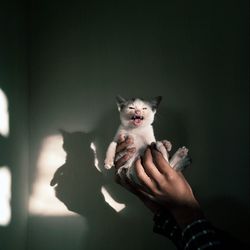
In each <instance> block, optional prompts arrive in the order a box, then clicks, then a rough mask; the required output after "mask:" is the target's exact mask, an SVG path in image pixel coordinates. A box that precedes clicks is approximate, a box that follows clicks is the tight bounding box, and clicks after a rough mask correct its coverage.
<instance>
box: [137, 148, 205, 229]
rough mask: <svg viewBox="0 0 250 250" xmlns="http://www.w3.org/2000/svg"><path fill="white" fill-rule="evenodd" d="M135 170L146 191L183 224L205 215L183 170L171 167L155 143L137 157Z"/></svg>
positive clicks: (145, 192) (143, 189)
mask: <svg viewBox="0 0 250 250" xmlns="http://www.w3.org/2000/svg"><path fill="white" fill-rule="evenodd" d="M135 173H136V175H137V178H138V180H139V181H140V182H141V184H142V185H141V186H140V189H141V190H142V192H143V194H144V195H146V194H148V195H149V197H151V199H153V201H155V202H156V203H158V204H160V205H161V206H163V207H164V208H165V209H167V210H169V211H170V212H171V213H172V215H173V216H174V217H175V219H176V221H177V223H178V224H179V225H180V226H182V225H186V224H187V223H189V222H190V221H192V220H194V219H197V218H198V217H199V218H200V217H201V216H202V212H201V209H200V206H199V203H198V201H197V200H196V199H195V197H194V194H193V192H192V189H191V187H190V185H189V184H188V182H187V181H186V179H185V178H184V176H183V175H182V173H181V172H177V171H175V170H174V169H172V168H171V166H170V165H169V163H168V162H167V161H166V160H165V159H164V158H163V156H162V154H161V153H160V152H159V151H157V149H156V147H155V144H152V145H151V147H150V148H147V149H146V151H145V154H144V156H143V157H142V158H141V159H137V160H136V162H135Z"/></svg>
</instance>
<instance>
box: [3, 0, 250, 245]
mask: <svg viewBox="0 0 250 250" xmlns="http://www.w3.org/2000/svg"><path fill="white" fill-rule="evenodd" d="M2 2H3V1H2ZM0 15H1V16H0V18H1V19H0V32H1V33H0V88H1V89H2V90H3V91H4V92H5V94H6V96H7V98H8V100H9V115H10V135H9V137H8V138H4V137H0V167H1V166H5V165H7V166H8V167H9V168H10V170H11V174H12V199H11V209H12V219H11V222H10V224H9V225H7V226H0V249H1V250H9V249H12V250H26V249H27V250H40V249H41V250H42V249H46V250H52V249H61V250H66V249H68V250H83V249H87V250H89V249H109V250H111V249H118V250H119V249H141V250H145V249H174V246H173V245H172V243H171V242H169V241H168V240H167V239H165V238H163V237H161V236H158V235H155V234H153V233H152V226H153V222H152V215H151V214H150V212H149V211H147V210H146V208H145V207H144V206H143V205H142V204H141V203H140V202H139V201H138V200H137V199H136V198H135V197H133V196H132V195H131V194H128V193H127V192H126V191H125V190H122V188H121V187H119V186H118V185H116V184H114V181H113V179H112V171H111V172H104V171H103V172H102V173H100V172H99V171H97V169H96V168H95V167H94V163H93V153H92V151H91V150H90V147H89V146H90V144H91V143H92V142H93V143H95V146H96V153H97V157H98V160H99V163H100V165H101V164H102V161H103V158H104V154H105V150H106V147H107V145H108V144H109V142H110V141H111V139H112V137H113V135H114V133H115V131H116V129H117V126H118V125H119V116H118V112H117V109H116V103H115V96H116V95H117V94H120V95H122V96H124V97H144V98H151V97H154V96H158V95H162V96H163V101H162V103H161V105H160V108H159V110H158V113H157V115H156V119H155V124H154V128H155V134H156V137H157V138H158V139H168V140H170V141H171V142H172V144H173V146H174V149H176V148H178V147H180V146H183V145H186V146H187V147H188V148H189V150H190V154H191V156H192V159H193V164H192V166H191V167H190V168H189V169H186V171H185V175H186V176H187V178H188V180H189V181H190V184H191V185H192V187H193V189H194V191H195V193H196V194H197V197H198V198H199V200H200V202H201V205H202V207H203V208H204V211H205V213H206V215H207V217H208V218H209V219H211V221H212V222H213V223H214V224H215V225H216V226H218V227H219V228H221V229H223V230H226V231H227V232H229V233H231V234H232V235H234V236H235V237H236V238H239V239H241V240H242V241H248V242H249V237H248V234H249V229H250V228H249V218H250V214H249V211H250V201H249V197H250V196H249V195H250V191H249V190H250V185H249V183H250V182H249V180H250V170H249V131H248V129H249V114H248V113H249V85H248V55H249V53H248V52H249V51H248V3H247V1H236V0H234V1H232V0H230V1H226V0H223V1H191V2H190V1H165V2H164V1H162V3H157V2H148V3H145V2H143V1H141V2H140V1H135V2H131V3H129V2H115V1H114V2H113V3H107V2H106V1H103V2H97V1H91V2H87V1H71V2H69V1H56V0H54V1H48V0H43V1H41V0H36V1H29V2H26V1H17V0H13V1H8V2H3V3H1V7H0ZM0 122H1V121H0ZM60 130H63V131H64V132H62V131H61V132H60ZM65 133H66V135H65ZM63 134H64V137H63ZM48 138H52V139H53V138H57V140H58V138H61V140H63V141H64V144H62V143H61V144H60V143H59V144H56V148H55V151H56V150H58V147H59V150H63V149H62V148H64V151H65V153H66V155H67V157H66V159H65V162H64V163H61V164H60V163H58V166H57V168H59V167H61V168H60V169H59V171H58V172H57V173H59V174H58V178H57V183H58V186H57V190H56V196H57V198H58V199H59V200H60V201H61V202H63V204H65V205H66V206H65V207H64V209H65V211H67V209H69V210H71V211H73V212H74V213H76V214H77V216H63V215H56V214H54V215H48V216H46V215H42V213H41V212H40V213H37V212H34V211H31V209H29V200H30V197H31V196H32V194H34V184H35V183H36V181H37V180H38V177H39V174H41V169H40V170H39V169H38V166H40V165H41V164H40V163H39V162H40V161H39V159H40V157H41V152H42V149H44V145H45V144H44V142H45V141H46V139H48ZM51 145H52V144H51ZM53 154H55V155H56V154H57V153H56V152H53V149H52V150H51V148H50V156H51V155H53ZM47 160H48V161H49V159H47ZM42 165H43V166H42V167H44V168H46V166H45V165H46V157H45V160H44V161H43V163H42ZM48 166H49V163H48ZM57 168H56V169H57ZM39 171H40V172H39ZM51 171H52V170H51ZM54 172H55V171H54V170H53V171H52V172H51V173H50V174H49V176H48V178H49V179H52V177H53V174H54ZM42 173H43V174H44V172H42ZM60 173H63V175H60ZM46 185H47V186H46V187H45V188H48V190H53V188H52V187H50V186H49V182H47V183H46ZM0 187H1V183H0ZM101 187H106V189H107V190H109V192H110V194H112V196H113V197H114V198H115V199H116V200H117V201H118V202H120V203H124V204H126V208H125V209H124V210H122V211H121V212H120V213H117V212H115V211H114V210H113V209H112V208H111V207H109V206H108V205H107V204H106V203H105V201H104V199H103V196H102V194H101V192H100V190H101ZM44 190H46V189H44ZM46 192H47V191H44V192H43V193H46ZM48 192H49V191H48ZM57 198H56V197H54V199H56V200H57ZM48 203H49V202H48ZM47 205H48V207H47V208H46V207H45V208H44V207H43V209H42V210H43V212H44V214H47V212H48V214H49V210H50V206H49V204H47ZM46 210H48V211H46Z"/></svg>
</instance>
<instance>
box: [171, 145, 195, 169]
mask: <svg viewBox="0 0 250 250" xmlns="http://www.w3.org/2000/svg"><path fill="white" fill-rule="evenodd" d="M190 163H191V158H190V157H188V149H187V148H186V147H182V148H179V149H178V150H177V151H176V152H175V154H174V155H173V156H172V158H171V159H170V166H171V167H172V168H173V169H176V170H177V171H179V169H181V170H182V169H184V166H187V165H189V164H190Z"/></svg>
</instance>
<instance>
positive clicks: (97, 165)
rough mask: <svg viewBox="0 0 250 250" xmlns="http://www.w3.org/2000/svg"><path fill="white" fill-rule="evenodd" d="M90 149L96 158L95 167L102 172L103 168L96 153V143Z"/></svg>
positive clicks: (92, 143)
mask: <svg viewBox="0 0 250 250" xmlns="http://www.w3.org/2000/svg"><path fill="white" fill-rule="evenodd" d="M90 148H91V149H92V150H93V153H94V157H95V161H94V164H95V167H96V169H97V170H98V171H99V172H101V168H100V166H99V161H98V158H97V153H96V145H95V143H94V142H91V144H90Z"/></svg>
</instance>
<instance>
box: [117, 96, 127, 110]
mask: <svg viewBox="0 0 250 250" xmlns="http://www.w3.org/2000/svg"><path fill="white" fill-rule="evenodd" d="M126 102H127V100H126V99H124V98H123V97H121V96H119V95H118V96H116V103H117V106H118V110H119V111H120V110H121V109H122V108H123V107H124V104H125V103H126Z"/></svg>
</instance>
